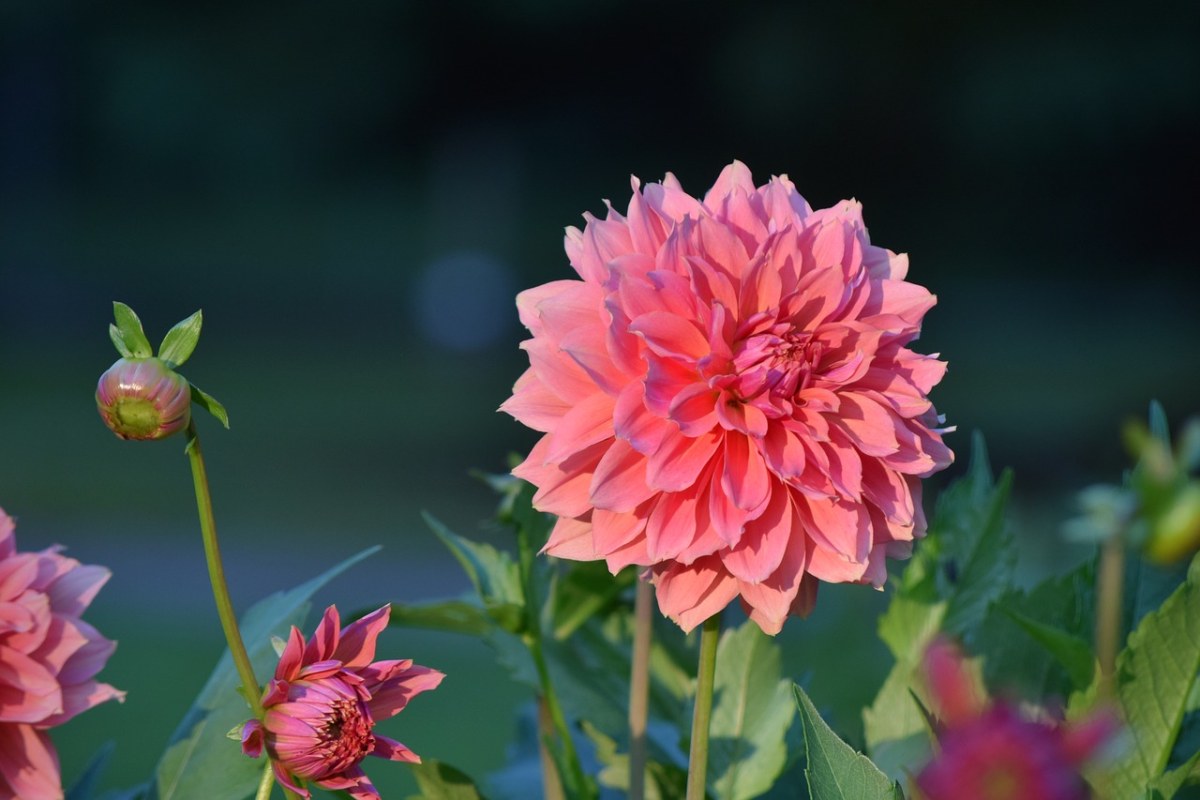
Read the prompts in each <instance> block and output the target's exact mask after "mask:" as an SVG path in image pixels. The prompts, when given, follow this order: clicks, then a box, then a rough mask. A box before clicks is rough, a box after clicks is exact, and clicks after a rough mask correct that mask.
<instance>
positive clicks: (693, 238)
mask: <svg viewBox="0 0 1200 800" xmlns="http://www.w3.org/2000/svg"><path fill="white" fill-rule="evenodd" d="M585 219H586V220H587V225H586V226H585V227H584V230H583V231H582V232H581V231H579V230H576V229H574V228H569V229H568V230H567V236H566V250H567V257H568V259H569V260H570V262H571V266H572V267H574V269H575V271H576V272H577V273H578V274H579V280H560V281H554V282H552V283H548V284H545V285H544V286H539V287H537V288H534V289H530V290H528V291H525V292H522V293H521V294H520V295H519V296H518V297H517V308H518V310H519V312H520V316H521V321H522V322H523V323H524V325H525V326H526V327H527V328H528V329H529V330H530V332H531V333H532V334H533V338H532V339H529V340H527V341H526V342H524V343H523V344H522V347H523V348H524V349H525V350H526V351H527V352H528V353H529V361H530V367H529V370H528V371H527V372H526V373H525V374H524V375H522V376H521V378H520V379H519V380H518V381H517V383H516V386H515V387H514V389H513V396H512V397H511V398H509V399H508V400H507V401H506V402H505V403H504V405H503V406H501V408H502V410H504V411H506V412H508V413H509V414H511V415H512V416H514V417H516V418H517V419H518V420H520V421H521V422H523V423H525V424H526V425H528V426H530V427H531V428H534V429H536V430H539V431H543V432H544V433H545V434H546V435H545V436H543V437H542V438H541V440H540V441H539V442H538V443H537V444H536V445H535V446H534V448H533V450H532V451H531V452H530V454H529V457H528V458H527V459H525V461H524V462H523V463H522V464H521V465H519V466H518V467H517V468H516V469H515V470H513V472H514V474H516V475H517V476H519V477H521V478H524V479H525V480H528V481H529V482H530V483H532V484H534V485H535V486H537V488H538V492H537V494H536V496H535V498H534V505H535V506H537V507H538V508H539V509H541V510H543V511H547V512H550V513H553V514H556V515H558V517H559V518H560V519H559V522H558V524H557V525H556V526H555V528H554V531H553V533H552V534H551V537H550V540H549V542H548V544H547V545H546V548H545V549H546V552H548V553H550V554H551V555H555V556H559V557H562V558H572V559H579V560H590V559H600V558H603V559H605V560H606V561H607V563H608V566H609V568H610V569H611V570H612V571H614V572H616V571H617V570H619V569H620V568H622V567H624V566H626V565H629V564H638V565H642V566H646V567H650V568H651V579H652V580H653V581H654V584H655V586H656V591H657V597H658V604H659V607H660V608H661V609H662V611H663V612H664V613H665V614H667V615H668V616H669V617H671V618H672V619H674V620H675V621H676V622H678V623H679V625H681V626H682V627H683V628H684V629H685V630H691V629H692V628H693V627H695V626H696V625H698V624H699V623H700V622H702V621H703V620H704V619H706V618H708V617H709V616H711V615H712V614H714V613H715V612H717V611H719V610H721V609H722V608H724V607H725V605H726V604H728V603H729V602H730V601H731V600H733V599H734V598H735V597H739V596H740V597H741V600H742V604H743V606H745V607H746V608H747V610H748V611H749V613H750V616H751V617H752V618H753V619H754V620H755V621H756V622H757V623H758V624H759V626H761V627H762V629H763V630H764V631H766V632H768V633H777V632H778V631H779V630H780V628H781V627H782V625H783V622H784V620H785V619H786V618H787V616H788V615H789V614H793V613H798V614H805V613H807V612H808V610H809V609H810V608H811V606H812V604H813V602H814V601H815V598H816V588H817V581H818V580H822V581H830V582H835V583H838V582H857V583H871V584H874V585H876V586H879V585H881V584H882V583H883V582H884V580H885V578H886V568H885V556H893V557H904V556H907V555H908V554H909V553H910V551H911V547H912V541H913V540H914V539H915V538H917V537H919V536H921V535H922V534H923V533H924V531H925V519H924V516H923V514H922V510H921V485H920V481H919V479H920V478H922V477H924V476H927V475H929V474H930V473H932V472H935V471H937V470H939V469H942V468H943V467H945V466H946V465H948V464H949V463H950V462H951V461H952V460H953V454H952V453H951V452H950V450H949V449H947V447H946V446H945V444H943V442H942V436H941V434H942V433H944V432H945V430H946V429H943V428H939V427H938V426H939V425H940V424H941V418H940V417H939V416H938V415H937V412H936V411H935V410H934V408H933V406H932V404H931V403H930V401H929V400H928V399H927V398H926V395H927V394H928V392H929V390H930V389H931V388H932V387H933V386H934V384H936V383H937V382H938V381H939V380H940V379H941V377H942V375H943V374H944V373H945V371H946V365H945V363H944V362H941V361H939V360H937V359H936V358H935V357H933V356H926V355H920V354H918V353H915V352H913V351H912V350H910V349H908V347H907V346H906V345H908V344H909V343H910V342H912V340H913V339H915V338H916V337H917V334H918V333H919V331H920V326H921V318H922V317H923V316H924V314H925V312H926V311H928V310H929V308H930V307H931V306H932V305H933V304H934V302H935V299H934V297H933V296H932V295H931V294H930V293H929V292H928V291H926V290H925V289H924V288H922V287H920V286H917V285H915V284H912V283H908V282H906V281H905V280H904V276H905V274H906V272H907V271H908V259H907V258H906V257H905V256H903V255H896V254H895V253H892V252H891V251H889V250H885V249H883V248H880V247H875V246H873V245H871V243H870V241H869V239H868V238H867V229H866V228H865V227H864V225H863V221H862V209H861V207H860V206H859V204H858V203H856V202H853V201H844V202H841V203H839V204H837V205H836V206H834V207H832V208H827V209H821V210H818V211H813V210H812V208H810V207H809V205H808V203H807V202H805V200H804V198H803V197H801V196H800V195H799V194H798V193H797V192H796V189H795V187H794V186H793V185H792V183H791V182H790V181H789V180H788V179H787V178H786V177H783V176H780V177H777V178H772V179H771V180H770V182H768V183H767V184H765V185H763V186H759V187H756V186H755V185H754V182H753V179H752V178H751V175H750V171H749V170H748V169H747V168H746V166H745V165H744V164H741V163H739V162H734V163H733V164H731V165H729V166H728V167H726V168H725V170H724V171H723V172H722V173H721V175H720V177H719V178H718V179H717V182H716V184H715V185H714V186H713V188H712V189H710V190H709V192H708V194H706V195H705V196H704V199H703V200H697V199H695V198H693V197H691V196H690V195H688V194H687V193H685V192H684V191H683V189H682V188H681V187H680V185H679V183H678V181H676V180H675V178H674V176H672V175H667V177H666V179H665V180H664V181H663V182H662V183H661V184H650V185H648V186H645V187H642V186H641V185H640V183H639V182H638V180H637V179H636V178H635V179H634V180H633V198H632V199H631V200H630V202H629V209H628V211H627V212H626V214H625V215H624V216H622V215H621V214H620V213H618V212H617V211H615V210H613V209H612V208H611V207H610V208H609V211H608V216H607V218H606V219H603V220H600V219H596V218H594V217H591V216H590V215H585Z"/></svg>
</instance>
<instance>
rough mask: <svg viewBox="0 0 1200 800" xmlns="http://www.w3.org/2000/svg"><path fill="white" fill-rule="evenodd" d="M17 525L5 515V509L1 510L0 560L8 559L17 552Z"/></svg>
mask: <svg viewBox="0 0 1200 800" xmlns="http://www.w3.org/2000/svg"><path fill="white" fill-rule="evenodd" d="M15 530H16V524H15V523H14V522H13V519H12V517H10V516H9V515H8V514H6V513H4V509H3V508H0V559H6V560H7V559H8V558H9V557H10V556H11V555H12V554H13V553H15V552H17V537H16V534H15V533H14V531H15Z"/></svg>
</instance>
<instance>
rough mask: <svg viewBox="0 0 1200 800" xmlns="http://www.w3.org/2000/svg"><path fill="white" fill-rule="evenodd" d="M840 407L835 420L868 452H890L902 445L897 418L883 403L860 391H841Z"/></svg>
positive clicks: (882, 454)
mask: <svg viewBox="0 0 1200 800" xmlns="http://www.w3.org/2000/svg"><path fill="white" fill-rule="evenodd" d="M839 397H840V398H841V408H840V409H839V413H838V415H837V417H836V418H835V419H834V420H832V421H833V422H835V423H836V424H837V425H838V426H839V427H840V428H841V429H842V430H843V431H845V432H846V434H847V435H848V436H849V437H850V438H851V439H852V440H853V441H854V443H855V444H856V445H857V446H858V448H859V450H861V451H862V452H863V453H864V454H865V455H870V456H889V455H892V454H893V453H896V452H897V451H898V450H899V449H900V443H899V442H898V441H897V439H896V433H897V428H898V427H901V426H898V425H897V420H896V418H895V417H894V416H893V415H892V414H890V413H889V412H888V410H887V409H885V408H884V407H883V406H881V405H879V403H877V402H875V401H874V400H872V399H871V398H869V397H867V396H865V395H863V394H860V393H858V392H841V393H840V395H839Z"/></svg>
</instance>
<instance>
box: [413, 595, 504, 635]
mask: <svg viewBox="0 0 1200 800" xmlns="http://www.w3.org/2000/svg"><path fill="white" fill-rule="evenodd" d="M389 624H391V625H396V626H405V627H409V628H428V629H431V630H438V631H449V632H451V633H465V634H468V635H471V636H481V635H483V634H485V633H487V632H488V631H490V630H491V629H492V628H493V627H494V626H495V624H496V623H495V621H494V620H493V619H492V618H491V617H490V616H489V615H488V613H487V612H486V611H484V610H483V608H481V607H480V606H479V604H478V603H475V602H468V601H466V600H442V601H438V602H433V603H419V604H417V603H407V604H399V603H398V604H395V605H393V606H392V614H391V619H390V621H389Z"/></svg>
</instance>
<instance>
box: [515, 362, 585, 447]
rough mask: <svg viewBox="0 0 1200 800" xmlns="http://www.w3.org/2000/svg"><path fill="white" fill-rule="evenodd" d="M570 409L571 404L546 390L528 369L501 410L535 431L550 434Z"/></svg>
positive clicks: (535, 374) (535, 375)
mask: <svg viewBox="0 0 1200 800" xmlns="http://www.w3.org/2000/svg"><path fill="white" fill-rule="evenodd" d="M570 409H571V404H570V403H567V402H566V401H565V400H563V399H562V398H561V397H559V396H558V395H556V394H555V393H554V392H552V391H550V390H549V389H548V388H546V385H545V384H543V383H542V381H541V379H540V378H538V376H537V373H535V372H534V371H533V370H532V369H528V370H526V371H525V372H524V374H522V375H521V377H520V379H518V380H517V383H516V384H515V385H514V386H513V395H512V397H510V398H508V399H507V400H505V401H504V402H503V403H501V404H500V409H499V410H500V411H503V412H504V413H506V414H508V415H509V416H511V417H513V418H514V419H516V420H518V421H519V422H521V423H522V424H523V425H526V426H527V427H530V428H533V429H534V430H535V431H541V432H542V433H549V432H550V431H552V430H554V428H555V426H556V425H558V421H559V420H560V419H562V417H563V416H564V415H565V414H566V413H567V412H568V411H569V410H570Z"/></svg>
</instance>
